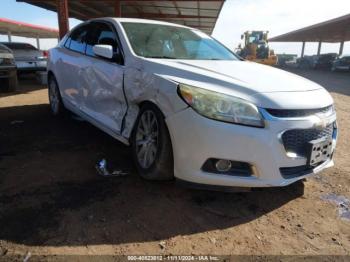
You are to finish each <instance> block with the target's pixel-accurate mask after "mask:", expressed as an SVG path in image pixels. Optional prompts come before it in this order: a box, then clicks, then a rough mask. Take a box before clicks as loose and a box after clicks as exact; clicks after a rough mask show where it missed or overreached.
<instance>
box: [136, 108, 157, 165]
mask: <svg viewBox="0 0 350 262" xmlns="http://www.w3.org/2000/svg"><path fill="white" fill-rule="evenodd" d="M158 139H159V125H158V121H157V117H156V115H155V113H154V112H153V111H151V110H147V111H144V112H143V113H142V115H141V116H140V120H139V122H138V126H137V129H136V141H135V142H136V154H137V160H138V162H139V164H140V166H141V167H142V168H145V169H147V168H149V167H150V166H151V165H152V164H153V163H154V161H155V160H156V156H157V152H158V144H159V143H158Z"/></svg>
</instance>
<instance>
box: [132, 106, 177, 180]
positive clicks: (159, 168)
mask: <svg viewBox="0 0 350 262" xmlns="http://www.w3.org/2000/svg"><path fill="white" fill-rule="evenodd" d="M132 153H133V158H134V162H135V165H136V167H137V170H138V172H139V174H140V176H141V177H142V178H144V179H147V180H171V179H173V178H174V164H173V162H174V160H173V149H172V145H171V140H170V135H169V131H168V128H167V126H166V123H165V121H164V116H163V114H162V113H161V112H160V110H159V109H158V108H157V107H156V106H155V105H152V104H146V105H144V106H142V107H141V109H140V113H139V116H138V118H137V120H136V124H135V128H134V130H133V134H132Z"/></svg>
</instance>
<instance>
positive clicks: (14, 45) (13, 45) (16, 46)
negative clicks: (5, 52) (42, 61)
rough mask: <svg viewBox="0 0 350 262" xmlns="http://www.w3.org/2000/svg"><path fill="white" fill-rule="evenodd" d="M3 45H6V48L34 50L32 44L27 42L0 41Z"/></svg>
mask: <svg viewBox="0 0 350 262" xmlns="http://www.w3.org/2000/svg"><path fill="white" fill-rule="evenodd" d="M2 44H3V45H5V46H7V47H8V48H10V49H12V50H18V49H20V50H36V48H35V47H34V46H32V45H31V44H27V43H2Z"/></svg>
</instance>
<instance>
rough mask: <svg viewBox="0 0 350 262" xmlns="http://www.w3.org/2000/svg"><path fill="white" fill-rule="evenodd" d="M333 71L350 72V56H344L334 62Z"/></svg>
mask: <svg viewBox="0 0 350 262" xmlns="http://www.w3.org/2000/svg"><path fill="white" fill-rule="evenodd" d="M331 69H332V71H350V55H343V56H341V57H339V58H338V59H336V60H335V61H333V63H332V68H331Z"/></svg>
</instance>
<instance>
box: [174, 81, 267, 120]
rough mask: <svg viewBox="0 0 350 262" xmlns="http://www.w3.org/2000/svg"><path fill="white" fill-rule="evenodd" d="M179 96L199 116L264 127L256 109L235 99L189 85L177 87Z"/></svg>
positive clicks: (241, 100) (245, 102) (243, 101)
mask: <svg viewBox="0 0 350 262" xmlns="http://www.w3.org/2000/svg"><path fill="white" fill-rule="evenodd" d="M179 95H180V96H181V97H182V98H183V100H184V101H185V102H186V103H187V104H188V105H189V106H191V107H192V108H193V109H194V110H195V111H197V112H198V113H199V114H201V115H203V116H205V117H208V118H211V119H215V120H219V121H223V122H230V123H235V124H240V125H247V126H254V127H264V121H263V118H262V116H261V114H260V112H259V110H258V108H257V107H256V106H255V105H253V104H251V103H249V102H247V101H245V100H243V99H240V98H237V97H233V96H229V95H225V94H221V93H217V92H213V91H209V90H206V89H202V88H198V87H193V86H189V85H184V84H180V85H179Z"/></svg>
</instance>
